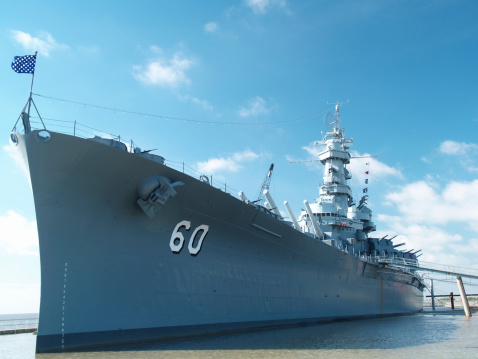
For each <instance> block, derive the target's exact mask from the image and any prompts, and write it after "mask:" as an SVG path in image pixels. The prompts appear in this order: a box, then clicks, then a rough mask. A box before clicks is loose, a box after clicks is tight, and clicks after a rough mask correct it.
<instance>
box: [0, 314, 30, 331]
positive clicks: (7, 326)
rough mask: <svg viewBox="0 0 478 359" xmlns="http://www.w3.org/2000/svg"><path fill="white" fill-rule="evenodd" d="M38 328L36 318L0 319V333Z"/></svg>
mask: <svg viewBox="0 0 478 359" xmlns="http://www.w3.org/2000/svg"><path fill="white" fill-rule="evenodd" d="M37 328H38V318H33V317H31V318H20V319H18V318H17V319H0V334H15V333H26V332H33V331H35V330H36V329H37Z"/></svg>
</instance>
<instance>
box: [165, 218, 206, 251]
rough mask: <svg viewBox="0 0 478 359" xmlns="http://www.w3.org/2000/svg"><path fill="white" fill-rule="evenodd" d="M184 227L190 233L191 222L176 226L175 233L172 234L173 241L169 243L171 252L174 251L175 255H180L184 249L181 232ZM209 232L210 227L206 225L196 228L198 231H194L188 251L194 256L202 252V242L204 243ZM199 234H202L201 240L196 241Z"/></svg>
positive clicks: (183, 222) (182, 222)
mask: <svg viewBox="0 0 478 359" xmlns="http://www.w3.org/2000/svg"><path fill="white" fill-rule="evenodd" d="M182 227H184V229H185V230H186V231H189V229H190V228H191V222H189V221H186V220H184V221H181V222H179V223H178V224H176V227H174V231H173V233H172V234H171V240H170V241H169V246H170V247H171V251H173V253H179V252H181V249H183V246H184V235H183V233H182V232H181V231H180V229H181V228H182ZM208 231H209V226H208V225H206V224H201V225H200V226H198V227H196V229H195V230H194V231H193V234H191V238H189V245H188V250H189V253H190V254H191V255H192V256H195V255H197V254H198V253H199V251H200V250H201V247H202V242H203V241H204V237H206V234H207V232H208ZM199 232H202V233H201V236H200V237H199V239H198V240H197V241H196V237H197V236H198V233H199Z"/></svg>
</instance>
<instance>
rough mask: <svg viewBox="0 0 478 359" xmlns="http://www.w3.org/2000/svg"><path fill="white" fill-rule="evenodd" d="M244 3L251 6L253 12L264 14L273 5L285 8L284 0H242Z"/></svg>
mask: <svg viewBox="0 0 478 359" xmlns="http://www.w3.org/2000/svg"><path fill="white" fill-rule="evenodd" d="M244 4H245V5H246V6H247V7H249V8H251V10H252V12H253V13H254V14H261V15H262V14H265V13H266V12H267V11H269V10H270V9H271V8H273V7H278V8H281V9H285V7H286V2H285V0H244Z"/></svg>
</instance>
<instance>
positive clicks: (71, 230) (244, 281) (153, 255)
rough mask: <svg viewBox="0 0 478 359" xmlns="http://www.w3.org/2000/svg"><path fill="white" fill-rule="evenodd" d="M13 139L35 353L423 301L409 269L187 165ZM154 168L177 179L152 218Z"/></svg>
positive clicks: (78, 142) (71, 142)
mask: <svg viewBox="0 0 478 359" xmlns="http://www.w3.org/2000/svg"><path fill="white" fill-rule="evenodd" d="M16 135H17V137H18V143H17V144H16V147H17V149H18V150H19V151H21V153H22V156H23V158H24V160H25V162H26V164H27V168H28V170H29V175H30V178H31V185H32V190H33V194H34V201H35V210H36V216H37V223H38V234H39V242H40V261H41V281H42V285H41V304H40V318H39V327H38V337H37V352H54V351H62V350H74V349H76V348H80V347H84V346H91V345H103V344H107V343H117V342H125V341H132V340H148V339H152V338H160V337H172V336H179V335H190V334H198V333H212V332H219V331H226V330H239V329H247V328H257V327H269V326H276V325H288V324H296V323H312V322H321V321H331V320H339V319H340V320H341V319H351V318H362V317H372V316H379V315H395V314H406V313H413V312H417V311H420V310H421V309H422V296H423V293H422V284H421V283H420V281H419V279H418V278H417V277H415V276H413V275H411V274H410V273H405V272H403V271H398V270H391V269H387V270H386V271H384V270H383V269H381V268H380V267H379V265H377V264H373V263H368V262H366V261H363V260H361V259H359V258H358V257H356V256H354V255H352V254H348V253H345V252H343V251H340V250H338V249H336V248H333V247H331V246H329V245H326V244H324V243H323V242H321V241H318V240H316V239H314V238H311V237H310V236H308V235H306V234H303V233H301V232H299V231H297V230H295V229H294V228H292V227H291V226H289V225H288V224H287V223H286V222H282V221H279V220H277V219H276V218H274V217H272V216H270V215H268V214H266V213H263V212H261V211H259V210H258V209H257V208H256V207H254V206H252V205H248V204H246V203H244V202H242V201H240V200H238V199H236V198H235V197H233V196H231V195H230V194H227V193H224V192H223V191H221V190H219V189H217V188H214V187H212V186H210V185H209V184H207V183H203V182H201V181H199V180H197V179H195V178H193V177H190V176H188V175H186V174H184V173H181V172H178V171H176V170H174V169H172V168H169V167H167V166H165V165H162V164H160V163H157V162H154V161H151V160H148V159H145V158H141V157H139V156H137V155H135V154H132V153H128V152H126V151H121V150H119V149H116V148H113V147H110V146H106V145H104V144H101V143H97V142H94V141H91V140H85V139H81V138H77V137H73V136H69V135H63V134H57V133H51V138H50V139H49V140H48V141H45V142H44V141H39V140H38V131H33V132H31V133H29V134H27V135H20V134H16ZM155 175H160V176H164V177H167V178H169V179H170V180H171V181H172V182H178V181H180V182H182V183H183V185H181V186H178V187H176V191H177V195H176V196H174V197H171V198H169V200H168V201H167V202H166V203H165V204H164V206H163V207H162V208H161V209H160V211H159V212H158V213H157V215H156V216H154V217H153V218H149V217H148V216H147V215H146V214H145V212H143V210H142V209H141V208H140V207H139V205H138V204H137V200H138V195H137V188H138V186H139V185H140V183H141V182H142V181H143V180H144V179H145V178H147V177H149V176H155ZM187 223H189V226H188V225H187ZM181 224H182V225H181ZM201 226H202V227H201ZM188 227H189V230H187V228H188ZM201 228H202V230H201ZM206 228H207V230H206ZM181 238H182V239H183V240H181ZM181 244H182V246H181Z"/></svg>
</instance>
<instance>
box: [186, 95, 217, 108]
mask: <svg viewBox="0 0 478 359" xmlns="http://www.w3.org/2000/svg"><path fill="white" fill-rule="evenodd" d="M178 97H179V98H180V99H181V100H183V101H191V102H192V103H194V104H196V105H198V106H199V107H201V108H202V109H203V110H206V111H212V110H214V106H212V105H211V104H210V103H209V102H208V101H206V100H201V99H199V98H197V97H195V96H190V95H184V96H182V95H179V94H178Z"/></svg>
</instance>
